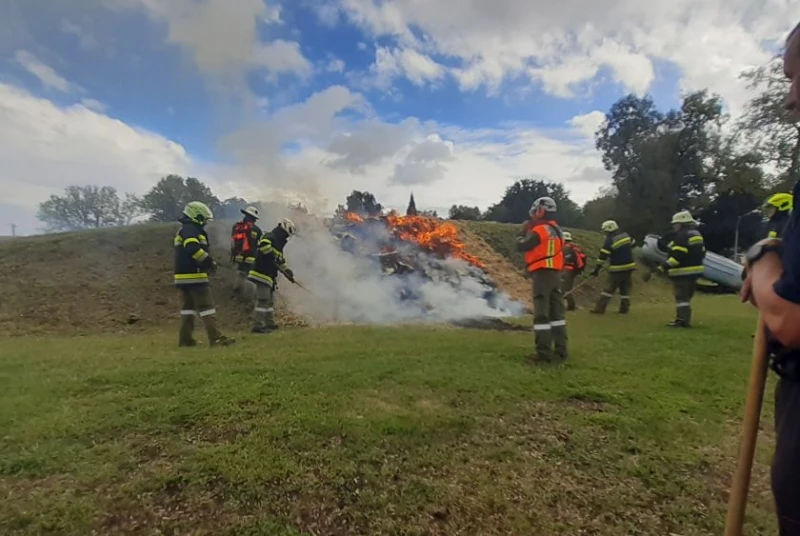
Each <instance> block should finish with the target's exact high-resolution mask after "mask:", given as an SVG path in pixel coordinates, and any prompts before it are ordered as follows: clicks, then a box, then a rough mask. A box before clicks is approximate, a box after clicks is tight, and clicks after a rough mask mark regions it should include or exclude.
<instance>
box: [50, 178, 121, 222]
mask: <svg viewBox="0 0 800 536" xmlns="http://www.w3.org/2000/svg"><path fill="white" fill-rule="evenodd" d="M129 198H130V197H128V198H126V200H127V199H129ZM134 216H135V214H134V213H133V208H132V207H131V206H130V205H127V204H126V203H124V202H123V201H121V200H120V198H119V194H118V193H117V190H116V189H115V188H113V187H111V186H95V185H87V186H77V185H73V186H68V187H67V188H66V189H65V190H64V195H51V196H50V198H49V199H48V200H47V201H44V202H43V203H41V204H40V205H39V212H38V214H37V217H38V218H39V220H41V221H42V222H43V223H44V224H45V227H46V228H47V229H48V230H49V231H74V230H80V229H91V228H98V227H113V226H117V225H125V224H127V223H129V222H130V221H131V220H132V219H133V217H134Z"/></svg>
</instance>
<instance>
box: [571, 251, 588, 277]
mask: <svg viewBox="0 0 800 536" xmlns="http://www.w3.org/2000/svg"><path fill="white" fill-rule="evenodd" d="M570 248H572V253H573V255H574V257H575V273H578V274H579V273H581V272H583V269H584V268H586V253H584V252H583V251H581V248H579V247H578V246H576V245H575V244H571V245H570Z"/></svg>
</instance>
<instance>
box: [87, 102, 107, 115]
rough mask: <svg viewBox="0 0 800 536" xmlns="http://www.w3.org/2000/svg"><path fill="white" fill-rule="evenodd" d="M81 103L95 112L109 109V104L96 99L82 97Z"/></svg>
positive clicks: (103, 111)
mask: <svg viewBox="0 0 800 536" xmlns="http://www.w3.org/2000/svg"><path fill="white" fill-rule="evenodd" d="M81 104H82V105H83V106H84V107H85V108H88V109H89V110H92V111H93V112H98V113H101V114H102V113H105V111H106V110H108V106H106V105H105V104H103V103H102V102H100V101H99V100H96V99H81Z"/></svg>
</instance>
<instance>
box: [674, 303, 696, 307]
mask: <svg viewBox="0 0 800 536" xmlns="http://www.w3.org/2000/svg"><path fill="white" fill-rule="evenodd" d="M691 306H692V304H691V303H689V302H678V303H676V304H675V307H691Z"/></svg>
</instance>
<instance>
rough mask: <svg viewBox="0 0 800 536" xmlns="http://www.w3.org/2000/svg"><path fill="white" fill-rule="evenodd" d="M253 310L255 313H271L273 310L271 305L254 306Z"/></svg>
mask: <svg viewBox="0 0 800 536" xmlns="http://www.w3.org/2000/svg"><path fill="white" fill-rule="evenodd" d="M255 312H257V313H272V312H275V309H274V308H273V307H256V308H255Z"/></svg>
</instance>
